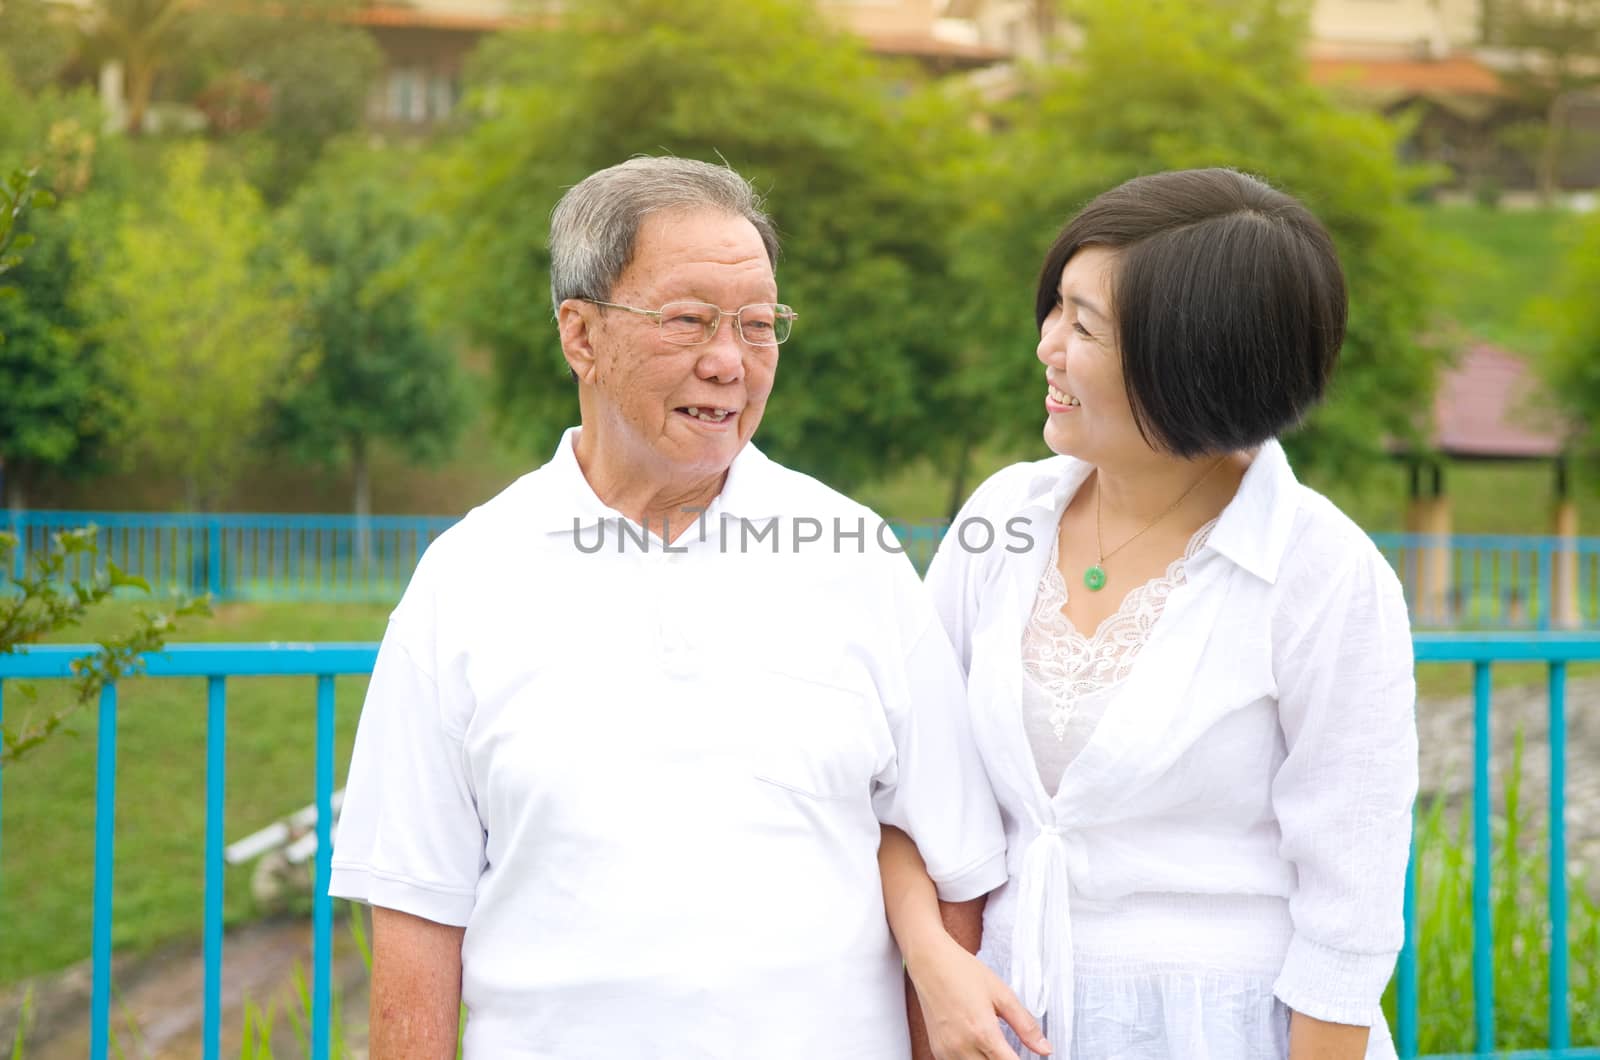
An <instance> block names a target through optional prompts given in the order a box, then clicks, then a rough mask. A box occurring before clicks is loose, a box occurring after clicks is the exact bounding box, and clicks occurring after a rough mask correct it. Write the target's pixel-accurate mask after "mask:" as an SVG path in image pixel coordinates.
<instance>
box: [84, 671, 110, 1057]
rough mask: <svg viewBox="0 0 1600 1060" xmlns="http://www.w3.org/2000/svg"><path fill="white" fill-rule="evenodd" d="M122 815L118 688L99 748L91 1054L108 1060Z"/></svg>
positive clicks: (104, 716)
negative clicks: (119, 813)
mask: <svg viewBox="0 0 1600 1060" xmlns="http://www.w3.org/2000/svg"><path fill="white" fill-rule="evenodd" d="M116 813H117V686H116V685H115V684H107V685H106V686H105V687H104V688H102V689H101V690H100V725H99V734H98V736H97V738H96V746H95V785H94V935H93V947H92V953H93V971H92V974H91V985H90V989H89V1020H90V1023H89V1027H90V1029H89V1056H90V1057H91V1060H106V1058H107V1055H108V1052H109V1049H110V1045H111V898H112V872H113V866H114V864H115V858H114V856H113V855H114V850H113V844H114V843H115V840H116Z"/></svg>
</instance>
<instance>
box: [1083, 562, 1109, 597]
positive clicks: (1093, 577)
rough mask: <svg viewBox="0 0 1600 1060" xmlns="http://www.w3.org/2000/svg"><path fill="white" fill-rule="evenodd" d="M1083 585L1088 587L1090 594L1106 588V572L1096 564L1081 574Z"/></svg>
mask: <svg viewBox="0 0 1600 1060" xmlns="http://www.w3.org/2000/svg"><path fill="white" fill-rule="evenodd" d="M1083 584H1084V585H1086V586H1088V589H1089V591H1090V592H1091V593H1097V592H1099V591H1100V590H1101V589H1104V588H1105V587H1106V572H1105V569H1104V568H1103V567H1101V566H1100V564H1098V563H1096V564H1095V565H1094V566H1092V567H1090V568H1089V569H1088V570H1086V571H1084V572H1083Z"/></svg>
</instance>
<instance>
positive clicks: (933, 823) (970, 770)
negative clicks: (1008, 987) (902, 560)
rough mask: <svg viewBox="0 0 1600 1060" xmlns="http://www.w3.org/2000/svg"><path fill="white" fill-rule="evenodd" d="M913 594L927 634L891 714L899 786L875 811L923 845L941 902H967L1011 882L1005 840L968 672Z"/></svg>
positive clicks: (878, 797)
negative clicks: (974, 718) (970, 703)
mask: <svg viewBox="0 0 1600 1060" xmlns="http://www.w3.org/2000/svg"><path fill="white" fill-rule="evenodd" d="M907 593H908V595H913V596H914V601H915V602H914V604H911V605H908V606H909V609H910V611H911V613H912V615H914V616H915V621H916V622H917V625H920V627H921V631H920V633H918V634H916V635H915V636H913V637H912V638H911V640H910V641H909V644H908V648H907V651H906V653H905V657H904V668H905V671H904V672H905V681H904V683H903V685H901V687H903V689H904V702H902V703H899V704H890V705H889V709H888V710H887V712H886V713H887V717H888V720H889V729H890V735H891V737H892V738H893V740H894V745H895V762H896V768H895V771H894V776H893V780H892V783H887V784H883V783H880V784H879V786H878V787H877V789H876V790H875V791H874V794H873V806H874V808H875V809H876V811H877V814H878V819H879V820H880V821H881V822H882V823H884V824H888V825H893V826H894V827H896V828H898V829H900V830H901V831H903V832H905V833H906V834H907V835H909V836H910V837H911V839H912V840H913V841H914V842H915V843H916V844H917V850H918V851H919V852H920V853H921V854H922V859H923V861H924V863H925V864H926V865H927V867H928V875H929V876H930V877H931V878H932V880H933V883H934V886H935V887H936V888H937V889H938V892H939V897H940V898H941V899H942V900H944V901H946V902H964V901H968V900H970V899H973V898H977V897H979V896H981V895H985V894H988V893H989V892H990V891H992V890H994V889H995V888H997V887H999V886H1000V885H1001V884H1003V883H1004V882H1005V880H1006V862H1005V833H1004V832H1003V831H1002V830H1001V825H1000V810H999V807H998V805H997V804H996V802H995V797H994V790H993V788H991V787H990V784H989V777H988V774H987V773H986V772H985V771H984V768H983V762H982V760H981V759H980V757H979V755H978V749H977V746H976V744H975V743H974V742H973V736H972V725H971V721H970V719H969V716H968V712H967V703H966V681H965V680H964V679H963V678H962V675H961V668H960V666H959V664H958V663H957V661H956V658H955V654H954V652H953V651H952V650H951V648H950V642H949V640H948V639H947V638H946V637H945V634H944V630H943V629H942V628H941V627H940V625H939V623H938V621H937V620H936V619H935V617H934V615H933V612H932V608H931V606H930V604H929V603H928V601H927V598H926V594H925V592H924V590H923V589H922V586H921V585H920V584H919V583H917V582H916V579H915V576H914V575H912V576H911V585H910V586H909V588H908V590H907ZM912 628H916V626H913V627H912Z"/></svg>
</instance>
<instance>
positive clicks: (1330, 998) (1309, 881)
mask: <svg viewBox="0 0 1600 1060" xmlns="http://www.w3.org/2000/svg"><path fill="white" fill-rule="evenodd" d="M1335 544H1336V545H1343V547H1345V548H1346V549H1348V551H1347V553H1346V556H1345V557H1339V558H1342V559H1343V561H1344V562H1343V564H1342V569H1337V568H1336V569H1333V570H1329V569H1327V568H1329V567H1333V566H1334V564H1333V563H1332V562H1329V561H1328V557H1329V554H1330V553H1335V547H1334V546H1332V545H1330V544H1329V543H1327V542H1318V541H1316V540H1312V541H1311V542H1309V543H1307V544H1306V545H1305V546H1303V547H1304V548H1305V549H1306V550H1307V555H1308V557H1316V558H1317V559H1318V560H1319V562H1318V563H1316V564H1312V563H1309V562H1302V563H1301V564H1300V566H1299V569H1295V570H1292V571H1290V572H1289V574H1288V576H1287V577H1281V578H1280V583H1279V590H1280V592H1281V593H1282V594H1283V596H1284V600H1283V601H1282V602H1281V603H1280V605H1279V614H1280V616H1281V620H1282V625H1281V628H1280V629H1279V631H1278V632H1277V633H1276V634H1275V643H1274V645H1273V653H1274V664H1273V670H1274V675H1275V677H1276V679H1277V683H1278V721H1279V724H1280V725H1281V727H1282V731H1283V740H1284V746H1285V749H1286V752H1287V754H1286V757H1285V759H1284V761H1283V764H1282V765H1281V766H1280V767H1279V769H1278V773H1277V775H1276V777H1274V779H1273V783H1272V805H1273V810H1274V812H1275V813H1276V815H1277V818H1278V825H1279V830H1280V833H1281V839H1280V841H1279V846H1278V851H1279V855H1280V856H1281V857H1283V858H1284V859H1285V860H1287V861H1288V862H1290V863H1291V864H1292V865H1293V867H1294V874H1295V885H1294V888H1293V890H1292V891H1291V893H1290V895H1289V916H1290V919H1291V920H1292V922H1293V926H1294V931H1293V935H1292V936H1291V938H1290V941H1289V947H1288V951H1287V953H1286V954H1285V956H1284V963H1283V968H1282V970H1281V971H1280V973H1279V975H1278V978H1277V981H1276V982H1275V983H1274V987H1273V992H1274V993H1275V994H1276V995H1277V996H1278V998H1279V999H1280V1000H1281V1001H1282V1002H1283V1003H1284V1004H1285V1005H1286V1006H1288V1008H1289V1009H1290V1010H1291V1011H1293V1012H1294V1013H1295V1024H1294V1028H1293V1029H1292V1030H1291V1040H1293V1038H1294V1031H1295V1030H1298V1031H1299V1032H1300V1035H1301V1036H1302V1037H1303V1038H1304V1039H1305V1041H1306V1043H1307V1045H1306V1048H1310V1047H1311V1045H1313V1044H1316V1045H1318V1046H1323V1045H1324V1043H1329V1042H1332V1041H1334V1040H1336V1039H1335V1037H1334V1036H1335V1035H1336V1034H1342V1035H1345V1036H1347V1037H1358V1036H1360V1035H1362V1034H1363V1033H1364V1032H1363V1031H1362V1028H1363V1027H1366V1026H1369V1025H1371V1024H1372V1023H1373V1022H1374V1021H1376V1020H1379V1019H1382V1018H1383V1016H1382V1014H1381V1012H1380V1010H1379V999H1380V998H1381V997H1382V995H1383V990H1384V985H1385V984H1386V983H1387V982H1388V980H1389V978H1390V976H1391V975H1393V974H1394V964H1395V957H1396V955H1397V954H1398V953H1399V951H1400V945H1401V942H1402V941H1403V939H1404V917H1403V914H1402V906H1403V893H1404V890H1405V872H1406V864H1407V858H1408V852H1409V849H1410V843H1411V806H1412V800H1413V799H1414V797H1415V795H1416V791H1417V736H1416V723H1415V716H1414V705H1415V697H1416V686H1415V683H1414V677H1413V664H1412V658H1411V631H1410V628H1409V625H1408V622H1407V616H1406V609H1405V600H1404V597H1403V595H1402V593H1401V590H1400V585H1399V582H1398V581H1397V580H1396V579H1395V577H1394V573H1393V571H1392V570H1390V568H1389V566H1388V564H1387V563H1385V562H1384V560H1383V558H1382V556H1380V555H1378V554H1377V553H1376V551H1375V550H1372V549H1371V548H1370V545H1368V544H1367V543H1366V542H1364V541H1363V542H1360V543H1359V544H1355V545H1350V544H1345V543H1343V542H1336V543H1335ZM1352 553H1353V554H1352ZM1309 1017H1315V1019H1314V1020H1309V1021H1308V1018H1309ZM1317 1021H1321V1024H1320V1026H1319V1025H1318V1024H1317ZM1334 1028H1339V1030H1338V1031H1337V1032H1336V1031H1335V1030H1334ZM1329 1047H1331V1046H1329ZM1295 1055H1296V1057H1297V1058H1298V1057H1299V1056H1300V1055H1301V1054H1300V1053H1298V1052H1297V1053H1296V1054H1295ZM1303 1055H1305V1056H1324V1055H1326V1056H1346V1055H1360V1052H1359V1050H1358V1051H1357V1052H1355V1053H1345V1052H1306V1053H1304V1054H1303Z"/></svg>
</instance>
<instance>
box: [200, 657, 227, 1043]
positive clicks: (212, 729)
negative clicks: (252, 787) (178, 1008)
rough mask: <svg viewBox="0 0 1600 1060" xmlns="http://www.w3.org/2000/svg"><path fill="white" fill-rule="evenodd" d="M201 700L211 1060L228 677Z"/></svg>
mask: <svg viewBox="0 0 1600 1060" xmlns="http://www.w3.org/2000/svg"><path fill="white" fill-rule="evenodd" d="M206 700H207V701H206V892H205V965H206V971H205V975H206V980H205V1024H204V1032H205V1040H204V1043H203V1046H202V1047H203V1049H204V1050H205V1057H206V1060H216V1058H217V1057H218V1056H220V1055H221V1053H222V891H223V877H222V868H223V846H222V837H223V816H222V815H223V807H224V806H225V805H226V799H225V797H224V796H225V793H226V790H227V752H226V748H227V733H228V693H227V678H225V677H220V676H212V677H208V678H207V679H206Z"/></svg>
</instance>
